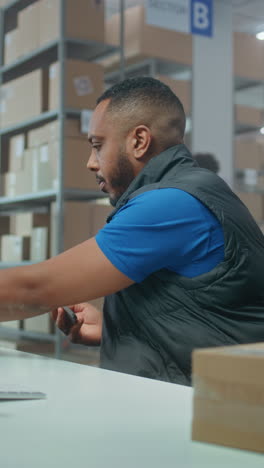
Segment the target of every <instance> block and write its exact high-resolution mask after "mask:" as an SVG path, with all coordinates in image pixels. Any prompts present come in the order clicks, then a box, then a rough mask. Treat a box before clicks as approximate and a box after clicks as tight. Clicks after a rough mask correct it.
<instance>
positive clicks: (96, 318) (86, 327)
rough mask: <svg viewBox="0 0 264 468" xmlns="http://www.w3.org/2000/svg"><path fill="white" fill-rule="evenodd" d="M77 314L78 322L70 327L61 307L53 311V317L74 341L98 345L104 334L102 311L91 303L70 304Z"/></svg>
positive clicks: (58, 325)
mask: <svg viewBox="0 0 264 468" xmlns="http://www.w3.org/2000/svg"><path fill="white" fill-rule="evenodd" d="M70 308H71V309H72V310H73V312H74V313H75V314H76V317H77V320H78V322H77V323H76V324H75V325H73V326H71V327H70V328H69V325H68V322H67V319H66V314H65V312H64V310H63V309H62V308H61V307H59V308H58V309H56V310H54V311H53V312H52V317H53V319H54V321H55V322H56V325H57V327H58V328H60V330H62V331H63V333H65V335H69V337H70V340H71V341H72V342H73V343H79V344H83V345H90V346H96V345H99V344H100V343H101V336H102V322H103V317H102V312H100V311H99V310H98V309H96V308H95V307H94V306H92V305H91V304H89V303H83V304H77V305H74V306H70Z"/></svg>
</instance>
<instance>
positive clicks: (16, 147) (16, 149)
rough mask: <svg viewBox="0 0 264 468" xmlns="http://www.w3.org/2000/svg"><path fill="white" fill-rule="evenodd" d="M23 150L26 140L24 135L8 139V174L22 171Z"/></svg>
mask: <svg viewBox="0 0 264 468" xmlns="http://www.w3.org/2000/svg"><path fill="white" fill-rule="evenodd" d="M25 148H26V138H25V134H24V133H22V134H19V135H16V136H13V137H11V138H10V139H9V151H8V153H9V154H8V159H9V165H8V169H9V172H18V171H22V170H23V168H24V151H25Z"/></svg>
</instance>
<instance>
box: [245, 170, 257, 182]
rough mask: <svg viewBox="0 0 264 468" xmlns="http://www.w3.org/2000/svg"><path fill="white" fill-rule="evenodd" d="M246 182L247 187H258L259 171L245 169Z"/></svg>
mask: <svg viewBox="0 0 264 468" xmlns="http://www.w3.org/2000/svg"><path fill="white" fill-rule="evenodd" d="M244 182H245V184H247V185H257V183H258V171H256V169H245V176H244Z"/></svg>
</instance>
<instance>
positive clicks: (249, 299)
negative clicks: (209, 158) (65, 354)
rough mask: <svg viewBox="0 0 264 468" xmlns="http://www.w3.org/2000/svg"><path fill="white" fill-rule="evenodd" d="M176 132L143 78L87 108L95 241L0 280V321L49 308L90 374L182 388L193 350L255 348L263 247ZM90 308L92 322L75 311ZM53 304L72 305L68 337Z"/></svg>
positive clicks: (261, 325)
mask: <svg viewBox="0 0 264 468" xmlns="http://www.w3.org/2000/svg"><path fill="white" fill-rule="evenodd" d="M184 128H185V115H184V110H183V107H182V104H181V102H180V101H179V99H178V98H177V97H176V96H175V95H174V94H173V93H172V91H171V90H170V88H168V87H167V86H166V85H164V84H162V83H161V82H159V81H158V80H155V79H153V78H147V77H142V78H140V77H139V78H134V79H128V80H125V81H123V82H122V83H120V84H117V85H115V86H113V87H112V88H111V89H109V90H107V91H106V92H105V93H104V94H103V95H102V96H101V98H99V100H98V105H97V107H96V109H95V111H94V114H93V117H92V119H91V124H90V130H89V141H90V143H91V146H92V152H91V155H90V158H89V160H88V165H87V166H88V168H89V169H90V170H92V171H93V172H94V173H95V176H96V178H97V180H98V183H99V185H100V188H101V190H103V191H104V192H106V193H108V194H109V197H110V199H111V202H112V204H113V205H114V206H115V209H114V211H113V212H112V214H111V215H110V217H109V218H108V224H107V225H106V226H105V227H104V228H103V229H102V230H101V231H99V233H98V234H97V236H96V237H95V238H92V239H90V240H88V241H86V242H84V243H83V244H81V245H79V246H77V247H74V248H73V249H70V250H68V251H67V252H64V253H63V254H61V255H59V256H57V257H54V258H51V259H49V260H47V261H46V262H43V263H40V264H37V265H32V266H28V267H21V268H14V269H10V270H6V271H2V272H0V303H2V304H6V305H9V308H6V307H3V310H2V312H1V314H2V315H1V318H2V320H10V319H11V318H12V317H13V319H17V318H24V317H29V316H32V315H36V313H37V312H36V307H38V308H39V307H41V308H42V309H41V311H40V312H44V311H46V310H48V309H50V308H52V309H54V312H53V316H54V319H55V320H56V321H57V325H58V326H59V327H60V328H61V329H63V330H64V331H65V332H66V333H71V337H72V339H73V341H75V342H79V343H83V344H99V343H101V366H102V367H105V368H108V369H113V370H117V371H121V372H128V373H131V374H135V375H141V376H145V377H150V378H156V379H161V380H165V381H170V382H176V383H180V384H186V385H189V384H190V382H191V352H192V350H193V348H197V347H207V346H216V345H227V344H234V343H245V342H256V341H261V340H262V339H263V337H264V241H263V235H262V233H261V232H260V230H259V228H258V226H257V225H256V223H255V222H254V220H253V218H252V217H251V215H250V213H249V212H248V210H247V208H246V207H245V206H244V205H243V204H242V203H241V201H240V200H239V199H238V198H237V197H236V196H235V195H234V194H233V192H232V191H231V190H230V189H229V188H228V186H227V185H226V184H225V182H224V181H222V179H220V178H219V177H218V176H217V175H215V174H214V173H213V172H210V171H207V170H204V169H202V168H199V167H197V164H196V163H195V162H194V160H193V159H192V156H191V154H190V153H189V151H188V150H187V148H186V147H185V146H184V144H183V137H184ZM101 296H107V297H106V300H105V307H104V316H103V318H102V317H101V315H100V313H99V312H98V311H97V310H96V309H95V308H93V307H91V306H89V304H88V303H86V302H84V301H87V300H91V299H94V298H97V297H101ZM16 304H17V305H18V307H14V305H16ZM19 304H24V305H23V306H20V307H19ZM62 304H77V305H73V306H71V308H72V309H73V311H74V312H75V313H76V316H77V318H78V323H77V324H76V325H74V326H73V327H72V328H71V329H70V330H69V329H68V328H67V325H66V321H65V316H64V313H63V310H62V309H61V308H59V307H58V306H61V305H62Z"/></svg>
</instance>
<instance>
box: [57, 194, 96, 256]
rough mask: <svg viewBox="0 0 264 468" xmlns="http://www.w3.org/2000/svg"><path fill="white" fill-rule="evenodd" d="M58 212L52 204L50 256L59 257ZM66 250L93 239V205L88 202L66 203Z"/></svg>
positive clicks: (64, 230)
mask: <svg viewBox="0 0 264 468" xmlns="http://www.w3.org/2000/svg"><path fill="white" fill-rule="evenodd" d="M58 217H59V215H58V211H57V205H56V203H55V202H53V203H52V204H51V219H50V255H51V256H54V255H57V254H58V253H59V252H58V249H57V241H56V238H57V237H56V236H57V227H58V221H59V220H58ZM63 232H64V250H67V249H70V248H71V247H74V246H75V245H78V244H80V243H82V242H84V241H86V240H87V239H89V238H90V237H91V204H90V203H88V202H65V203H64V229H63Z"/></svg>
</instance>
